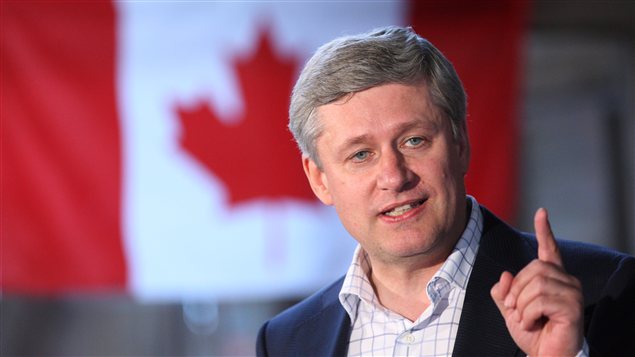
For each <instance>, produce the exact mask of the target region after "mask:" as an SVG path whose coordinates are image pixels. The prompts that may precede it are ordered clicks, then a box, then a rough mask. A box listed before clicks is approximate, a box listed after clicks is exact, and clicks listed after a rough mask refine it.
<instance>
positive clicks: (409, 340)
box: [404, 334, 415, 343]
mask: <svg viewBox="0 0 635 357" xmlns="http://www.w3.org/2000/svg"><path fill="white" fill-rule="evenodd" d="M404 340H406V342H408V343H414V342H415V337H414V336H413V335H410V334H408V335H406V336H404Z"/></svg>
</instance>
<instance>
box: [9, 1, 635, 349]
mask: <svg viewBox="0 0 635 357" xmlns="http://www.w3.org/2000/svg"><path fill="white" fill-rule="evenodd" d="M0 6H1V12H0V16H1V25H0V26H1V32H0V46H1V51H2V63H1V70H2V78H1V85H2V86H1V92H0V95H1V103H0V104H1V114H2V117H1V135H2V150H1V155H2V157H1V164H2V167H1V170H2V171H1V188H2V197H1V205H2V206H1V212H0V250H1V256H0V259H1V260H0V269H1V279H2V280H1V281H0V282H1V295H0V303H1V306H0V319H1V325H0V354H1V355H3V356H23V355H24V356H26V355H28V356H34V355H49V356H50V355H65V356H71V355H73V356H80V355H81V356H87V355H95V356H99V355H102V356H105V355H117V356H120V355H121V356H133V355H134V356H141V355H143V356H150V355H152V356H159V355H166V356H167V355H170V356H176V355H183V356H203V355H204V356H244V355H253V354H254V353H255V351H254V344H255V339H256V335H257V332H258V329H259V327H260V326H261V325H262V323H264V321H266V320H267V319H269V318H271V317H272V316H274V315H275V314H277V313H278V312H280V311H281V310H282V309H284V308H286V307H288V306H290V305H291V304H293V303H294V302H297V301H299V300H300V299H302V298H303V297H305V296H307V295H308V294H310V293H312V292H313V291H316V290H317V289H319V288H320V287H321V286H323V285H325V284H327V283H328V282H330V281H332V280H333V279H335V278H337V277H339V276H341V275H342V274H344V273H345V271H346V268H347V266H348V264H349V262H350V259H351V255H352V251H353V249H354V247H355V242H354V240H353V239H352V238H351V237H350V236H348V234H347V233H346V231H345V230H344V229H343V228H342V226H341V225H340V223H339V221H338V219H337V216H336V214H335V212H334V211H333V210H332V209H331V208H330V207H324V206H323V205H321V204H320V203H319V202H318V201H317V200H316V199H315V198H313V195H312V193H311V191H310V189H309V187H308V184H307V183H306V182H305V179H304V176H303V173H302V168H301V165H300V160H299V154H298V152H297V149H296V148H295V147H294V144H293V142H292V138H291V135H290V134H289V133H288V132H287V131H286V129H285V126H286V120H287V114H286V112H287V106H288V99H289V93H290V90H291V86H292V85H293V83H294V81H295V78H296V77H297V75H298V73H299V71H300V69H301V68H302V65H303V63H304V62H305V61H306V60H307V59H308V57H310V55H311V54H312V53H313V52H314V51H315V49H316V48H317V47H318V46H319V45H321V44H323V43H325V42H327V41H329V40H331V39H333V38H335V37H337V36H339V35H344V34H352V33H358V32H364V31H367V30H369V29H372V28H375V27H379V26H385V25H408V26H413V27H414V28H415V30H416V31H417V32H418V33H420V34H421V35H422V36H424V37H426V38H428V39H429V40H431V42H433V43H434V44H435V45H436V46H437V47H438V48H439V49H441V51H443V52H444V53H445V54H446V56H447V57H448V58H449V59H450V60H451V61H452V62H453V63H454V65H455V67H456V69H457V71H458V73H459V76H460V77H461V79H462V80H463V83H464V86H465V88H466V91H467V93H468V97H469V108H468V112H469V116H468V123H469V130H470V136H471V143H472V149H473V160H472V163H471V167H470V172H469V174H468V177H467V185H468V192H469V193H471V194H472V195H474V196H475V197H476V198H477V199H478V200H479V202H481V203H482V204H485V205H486V206H488V207H489V208H491V209H492V210H493V211H494V212H495V213H497V214H498V215H499V216H501V217H503V218H505V219H506V220H507V221H508V222H510V223H512V224H513V225H515V226H517V227H519V228H521V229H523V230H529V231H531V230H533V226H532V220H533V212H534V211H535V209H536V208H538V207H540V206H544V207H547V208H548V209H549V210H550V216H551V221H552V226H553V228H554V230H555V232H556V234H557V235H558V236H560V237H562V238H566V239H572V240H579V241H585V242H591V243H595V244H600V245H604V246H608V247H612V248H615V249H618V250H621V251H623V252H628V253H630V254H633V253H634V252H635V210H634V207H633V202H635V190H634V185H633V182H635V180H634V173H635V141H633V140H630V139H631V136H632V135H633V133H635V120H634V119H635V104H634V103H635V100H634V99H635V5H634V3H633V2H632V1H544V2H543V1H538V2H518V1H496V2H494V1H459V0H451V1H423V2H416V1H412V2H408V1H394V2H368V3H364V2H152V1H148V2H82V1H50V2H42V1H11V0H7V1H3V2H1V3H0Z"/></svg>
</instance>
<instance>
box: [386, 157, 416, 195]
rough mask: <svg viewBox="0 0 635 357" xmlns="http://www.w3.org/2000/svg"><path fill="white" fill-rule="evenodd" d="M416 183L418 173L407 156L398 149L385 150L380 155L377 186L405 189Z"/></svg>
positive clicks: (389, 188) (399, 190) (395, 189)
mask: <svg viewBox="0 0 635 357" xmlns="http://www.w3.org/2000/svg"><path fill="white" fill-rule="evenodd" d="M415 185H416V175H415V174H414V172H412V171H411V170H410V168H409V167H408V164H407V162H406V160H405V157H404V156H403V154H402V153H400V152H399V151H398V150H396V149H391V150H388V151H384V152H383V153H382V155H381V157H380V165H379V172H378V174H377V186H378V187H379V189H381V190H392V191H397V192H401V191H405V190H408V189H410V188H412V187H413V186H415Z"/></svg>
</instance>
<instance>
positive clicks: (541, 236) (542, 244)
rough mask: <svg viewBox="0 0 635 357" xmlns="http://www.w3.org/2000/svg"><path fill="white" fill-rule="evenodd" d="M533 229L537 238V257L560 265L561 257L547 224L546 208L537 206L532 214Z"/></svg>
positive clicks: (549, 226)
mask: <svg viewBox="0 0 635 357" xmlns="http://www.w3.org/2000/svg"><path fill="white" fill-rule="evenodd" d="M534 229H535V230H536V239H537V240H538V259H539V260H542V261H544V262H549V263H553V264H555V265H558V266H562V258H561V257H560V251H559V249H558V244H557V243H556V239H555V237H554V235H553V231H552V230H551V225H550V224H549V216H548V213H547V210H546V209H544V208H539V209H538V210H537V211H536V215H535V216H534Z"/></svg>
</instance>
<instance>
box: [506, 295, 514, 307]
mask: <svg viewBox="0 0 635 357" xmlns="http://www.w3.org/2000/svg"><path fill="white" fill-rule="evenodd" d="M505 307H506V308H512V307H514V297H513V296H512V294H508V295H507V297H506V298H505Z"/></svg>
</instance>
